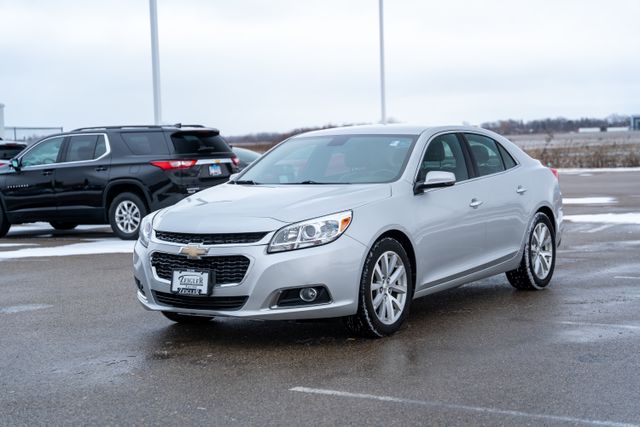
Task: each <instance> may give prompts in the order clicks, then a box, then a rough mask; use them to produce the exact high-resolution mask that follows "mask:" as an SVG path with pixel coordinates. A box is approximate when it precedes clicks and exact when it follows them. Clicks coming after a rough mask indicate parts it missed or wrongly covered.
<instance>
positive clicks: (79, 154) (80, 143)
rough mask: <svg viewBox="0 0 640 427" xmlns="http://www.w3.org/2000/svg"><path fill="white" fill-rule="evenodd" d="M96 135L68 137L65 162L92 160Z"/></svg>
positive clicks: (96, 139)
mask: <svg viewBox="0 0 640 427" xmlns="http://www.w3.org/2000/svg"><path fill="white" fill-rule="evenodd" d="M97 141H98V135H76V136H72V137H70V138H69V146H68V148H67V156H66V159H65V161H66V162H82V161H86V160H93V153H94V151H95V149H96V142H97Z"/></svg>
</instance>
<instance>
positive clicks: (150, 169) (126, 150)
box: [0, 124, 238, 239]
mask: <svg viewBox="0 0 640 427" xmlns="http://www.w3.org/2000/svg"><path fill="white" fill-rule="evenodd" d="M237 165H238V158H237V156H236V155H235V154H234V153H233V152H232V151H231V148H230V147H229V146H228V145H227V143H226V141H225V140H224V139H223V138H222V137H221V136H220V132H219V131H218V130H217V129H212V128H205V127H203V126H200V125H188V126H187V125H184V126H182V125H180V124H177V125H172V126H109V127H94V128H81V129H76V130H74V131H72V132H66V133H63V134H58V135H51V136H48V137H46V138H44V139H42V140H40V141H38V142H36V143H35V144H33V145H32V146H30V147H29V148H27V149H26V150H24V151H23V152H22V153H20V154H19V155H18V156H17V157H15V158H13V159H12V160H11V165H10V167H3V168H0V237H3V236H5V235H6V234H7V232H8V230H9V227H10V226H11V224H21V223H27V222H35V221H47V222H49V223H50V224H51V225H52V226H53V227H54V228H55V229H57V230H70V229H73V228H74V227H76V226H77V225H78V224H110V225H111V228H112V229H113V231H114V233H116V235H118V237H120V238H122V239H135V238H136V237H137V236H138V229H139V227H140V221H141V220H142V218H143V217H144V216H145V215H146V214H147V213H149V212H151V211H154V210H157V209H160V208H163V207H166V206H170V205H172V204H174V203H176V202H178V201H180V200H181V199H183V198H185V197H187V196H188V195H190V194H193V193H195V192H197V191H200V190H202V189H205V188H208V187H212V186H214V185H218V184H222V183H224V182H226V181H227V180H228V179H229V176H230V175H231V174H233V173H235V172H237V170H238V169H237Z"/></svg>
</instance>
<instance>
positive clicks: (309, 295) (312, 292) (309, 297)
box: [300, 288, 318, 302]
mask: <svg viewBox="0 0 640 427" xmlns="http://www.w3.org/2000/svg"><path fill="white" fill-rule="evenodd" d="M317 297H318V291H316V289H315V288H303V289H300V299H301V300H302V301H304V302H312V301H314V300H315V299H316V298H317Z"/></svg>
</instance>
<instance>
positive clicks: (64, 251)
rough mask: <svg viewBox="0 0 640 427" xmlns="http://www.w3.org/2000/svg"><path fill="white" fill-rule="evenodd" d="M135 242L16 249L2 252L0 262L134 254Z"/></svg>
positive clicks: (111, 240)
mask: <svg viewBox="0 0 640 427" xmlns="http://www.w3.org/2000/svg"><path fill="white" fill-rule="evenodd" d="M135 243H136V242H135V241H131V240H119V239H93V240H90V241H87V242H83V243H74V244H71V245H66V246H55V247H39V248H25V249H16V250H14V251H5V252H0V261H3V260H7V259H16V258H33V257H51V256H69V255H90V254H115V253H133V247H134V245H135Z"/></svg>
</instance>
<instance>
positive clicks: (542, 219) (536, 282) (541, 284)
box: [525, 212, 556, 289]
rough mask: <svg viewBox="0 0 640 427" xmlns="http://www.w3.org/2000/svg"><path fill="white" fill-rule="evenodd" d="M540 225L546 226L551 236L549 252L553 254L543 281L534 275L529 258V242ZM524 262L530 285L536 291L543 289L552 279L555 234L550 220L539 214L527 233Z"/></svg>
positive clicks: (554, 258)
mask: <svg viewBox="0 0 640 427" xmlns="http://www.w3.org/2000/svg"><path fill="white" fill-rule="evenodd" d="M540 223H543V224H545V225H546V226H547V229H548V230H549V233H550V234H551V251H552V254H553V256H552V258H551V268H550V269H549V274H547V277H546V278H545V279H544V280H543V279H540V278H538V276H537V275H536V274H535V273H534V271H533V259H532V258H531V240H532V239H533V231H534V230H535V229H536V226H537V225H538V224H540ZM525 260H526V263H527V274H528V276H529V279H530V281H531V283H532V284H533V285H534V287H536V288H537V289H543V288H545V287H546V286H547V285H548V284H549V282H550V281H551V278H552V277H553V272H554V270H555V266H556V233H555V231H554V227H553V225H552V224H551V220H550V219H549V217H548V216H547V215H545V214H543V213H541V212H540V213H538V214H536V216H535V218H534V220H533V224H532V225H531V229H530V231H529V238H528V239H527V247H526V248H525Z"/></svg>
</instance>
